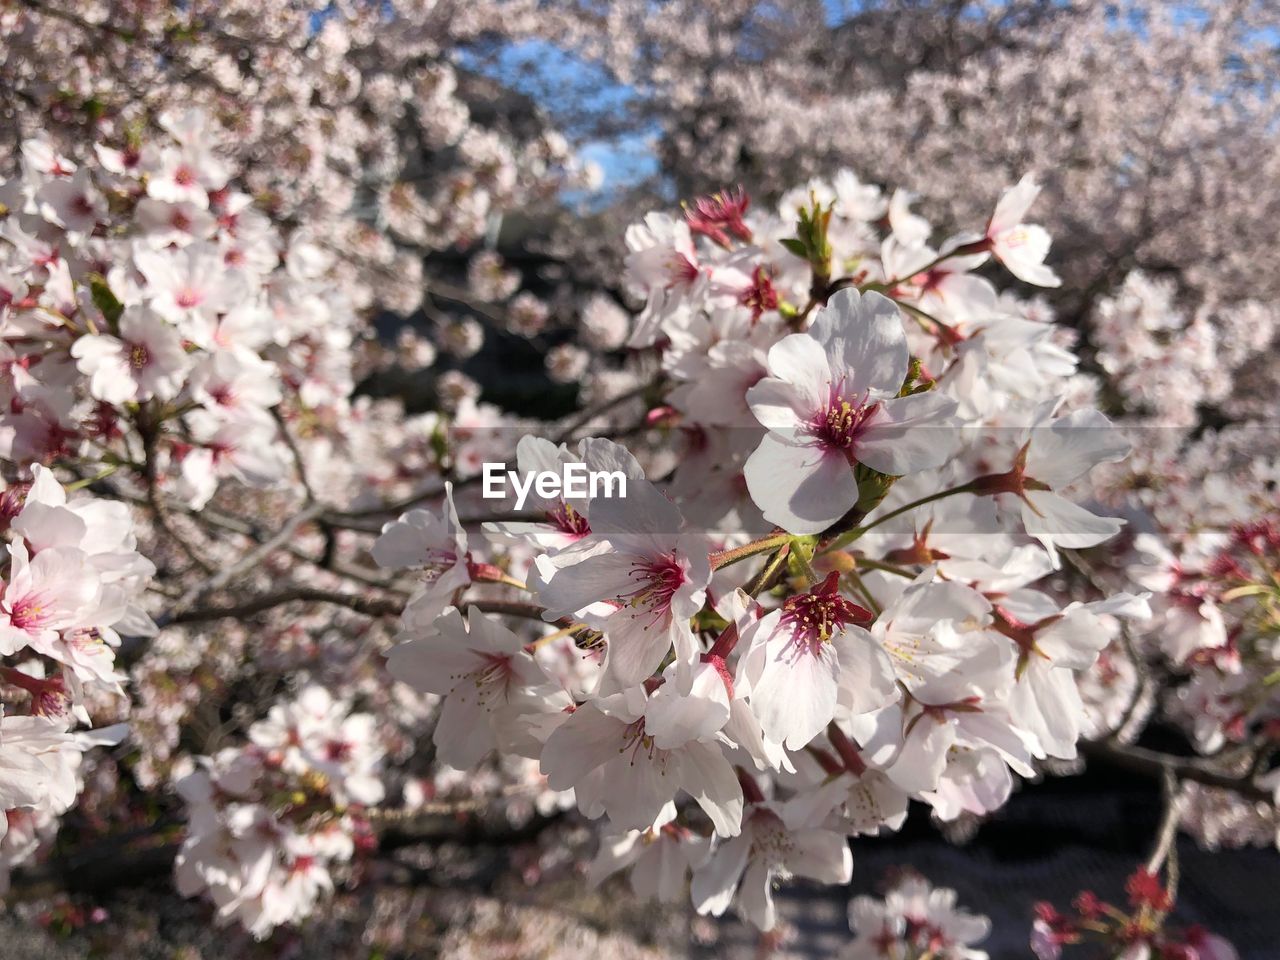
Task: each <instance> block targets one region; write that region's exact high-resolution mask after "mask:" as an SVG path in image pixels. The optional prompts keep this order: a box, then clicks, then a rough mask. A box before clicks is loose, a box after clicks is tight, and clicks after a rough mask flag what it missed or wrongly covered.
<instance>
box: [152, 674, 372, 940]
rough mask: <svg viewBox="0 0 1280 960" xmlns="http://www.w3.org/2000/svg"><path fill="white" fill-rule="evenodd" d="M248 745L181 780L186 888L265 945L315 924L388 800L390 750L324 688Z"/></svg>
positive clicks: (366, 717)
mask: <svg viewBox="0 0 1280 960" xmlns="http://www.w3.org/2000/svg"><path fill="white" fill-rule="evenodd" d="M248 737H249V742H248V743H247V744H245V745H243V746H240V747H227V748H225V749H223V750H221V751H219V752H218V753H217V755H215V756H213V757H201V758H199V759H198V765H197V766H196V768H195V769H193V770H190V772H188V773H186V774H185V775H184V776H182V777H181V779H180V780H179V781H178V784H177V788H178V793H179V795H180V796H181V797H182V799H183V801H184V802H185V803H186V805H187V816H188V826H187V838H186V841H185V842H184V843H183V846H182V850H181V852H180V853H179V855H178V860H177V883H178V890H179V892H181V893H182V894H183V895H184V896H188V897H190V896H195V895H197V894H200V893H203V894H205V895H207V896H208V897H210V898H211V899H212V900H213V902H214V903H215V904H217V907H218V916H219V918H220V919H221V920H223V921H231V920H236V921H238V922H239V923H241V924H242V925H243V926H244V927H245V928H246V929H247V930H249V931H250V932H252V933H253V934H254V935H255V936H257V937H264V936H266V935H267V934H268V933H270V932H271V930H273V929H274V928H275V927H276V926H278V925H279V924H282V923H290V922H295V921H298V920H301V919H304V918H305V917H308V916H310V915H311V913H312V912H313V911H314V910H315V907H316V904H317V902H318V901H319V899H320V897H321V895H322V894H326V893H329V892H332V890H333V874H332V870H333V869H334V867H335V866H336V865H340V864H343V863H345V862H347V861H349V860H351V858H352V856H353V855H354V854H355V852H356V849H357V846H358V845H359V844H360V843H361V842H362V838H364V837H367V836H368V823H367V821H366V820H364V818H363V816H362V813H361V811H362V810H363V808H365V807H368V806H371V805H374V804H377V803H379V802H380V801H381V800H382V798H383V785H382V781H381V780H380V779H379V769H380V766H381V762H382V753H383V751H382V748H381V746H380V744H379V743H378V739H377V732H376V723H375V720H374V718H373V716H372V715H370V714H365V713H351V712H350V705H349V704H347V703H344V702H341V701H336V700H334V699H333V698H332V697H331V696H330V694H329V693H328V691H327V690H325V689H324V688H323V687H319V686H308V687H306V688H304V689H303V690H301V691H300V692H299V693H298V696H297V699H296V700H293V701H291V702H289V703H284V704H277V705H276V706H274V707H272V708H271V711H270V713H269V714H268V715H267V717H266V719H264V720H260V721H258V722H257V723H255V724H253V725H252V726H251V727H250V728H249V732H248Z"/></svg>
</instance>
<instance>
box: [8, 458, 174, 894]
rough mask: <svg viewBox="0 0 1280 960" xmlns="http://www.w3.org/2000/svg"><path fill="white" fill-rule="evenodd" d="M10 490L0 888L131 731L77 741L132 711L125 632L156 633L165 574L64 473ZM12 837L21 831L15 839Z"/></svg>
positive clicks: (124, 524)
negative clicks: (154, 600)
mask: <svg viewBox="0 0 1280 960" xmlns="http://www.w3.org/2000/svg"><path fill="white" fill-rule="evenodd" d="M33 475H34V478H35V479H34V482H32V483H31V484H29V485H26V484H24V485H16V486H10V487H9V488H8V489H5V490H3V491H0V534H3V535H5V537H6V539H7V543H6V548H7V549H6V553H5V554H4V555H3V556H0V658H2V659H0V771H3V774H2V775H0V878H2V881H0V882H2V883H3V885H7V881H8V871H9V868H11V867H13V866H15V865H17V864H19V863H22V862H23V861H25V860H27V859H29V858H30V857H31V856H32V855H34V853H35V852H36V850H37V849H38V848H39V846H40V841H41V840H42V839H44V838H46V837H47V836H49V835H51V834H52V833H53V832H54V831H55V829H56V820H57V817H58V816H60V815H61V814H63V813H65V812H66V811H67V810H68V809H69V808H70V807H71V806H72V805H73V804H74V803H75V799H76V797H77V795H78V794H79V793H80V789H81V782H80V776H79V769H80V761H81V754H82V753H83V752H84V751H85V750H87V749H88V748H90V747H92V746H95V745H101V744H110V743H117V742H119V740H120V739H121V737H122V736H123V735H124V728H123V727H122V726H113V727H107V728H103V729H99V730H95V731H85V732H74V731H73V727H75V726H76V725H77V724H84V725H86V726H88V725H90V724H91V723H92V720H91V718H90V711H91V710H92V711H93V712H97V710H98V708H99V707H102V706H104V705H110V704H111V701H115V704H114V705H115V707H116V712H120V711H119V707H120V706H121V705H122V703H123V702H124V701H125V692H124V689H123V687H122V686H121V681H123V680H124V677H123V675H121V674H120V673H119V672H118V671H117V669H116V649H117V648H118V647H119V646H120V632H121V631H123V632H124V633H126V634H127V635H130V636H138V635H146V634H149V633H154V632H155V625H154V624H153V623H152V622H151V620H150V618H149V617H148V616H147V615H146V613H144V612H143V611H142V610H141V608H140V607H139V606H138V600H139V595H140V594H141V592H142V589H143V587H144V586H145V585H146V583H147V581H148V580H149V579H150V577H151V575H152V573H153V572H154V569H153V567H152V565H151V563H150V562H149V561H147V560H146V559H145V558H143V557H142V556H140V555H139V554H138V552H137V550H136V543H135V540H134V535H133V520H132V517H131V515H130V511H129V508H128V507H127V506H125V505H124V504H123V503H115V502H110V501H104V500H99V499H96V498H94V497H90V496H73V497H69V496H68V494H67V491H66V490H65V489H64V488H63V487H62V485H61V484H59V483H58V481H57V480H56V479H55V478H54V476H53V474H52V473H51V472H50V471H49V470H47V469H45V468H43V467H40V466H38V465H37V466H35V467H34V468H33ZM10 831H11V832H10Z"/></svg>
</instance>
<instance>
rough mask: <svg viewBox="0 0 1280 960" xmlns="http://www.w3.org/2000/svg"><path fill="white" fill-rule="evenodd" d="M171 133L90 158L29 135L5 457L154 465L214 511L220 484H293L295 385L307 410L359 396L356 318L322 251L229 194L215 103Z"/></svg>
mask: <svg viewBox="0 0 1280 960" xmlns="http://www.w3.org/2000/svg"><path fill="white" fill-rule="evenodd" d="M163 126H164V131H165V133H164V135H163V136H159V137H152V136H149V137H146V138H137V139H131V140H130V141H128V142H125V143H122V144H120V145H119V146H118V147H106V146H100V147H99V148H98V150H97V156H96V158H95V160H94V161H93V162H91V163H87V164H85V165H83V166H79V167H77V165H76V164H75V163H73V162H72V161H70V160H68V159H67V158H65V157H63V156H60V155H59V154H58V153H57V152H56V151H55V150H54V149H53V148H52V147H51V146H50V145H49V144H48V143H47V142H45V141H41V140H31V141H28V142H27V143H26V144H25V145H24V148H23V172H22V175H21V176H20V177H18V178H16V179H13V180H9V181H6V182H5V183H3V184H0V196H2V197H3V204H4V213H5V217H4V222H3V231H2V235H3V242H2V243H0V276H2V277H3V280H0V284H3V294H4V296H3V299H2V301H0V304H2V306H0V310H2V312H0V324H2V326H0V332H2V333H3V342H4V346H3V350H4V354H3V355H2V357H0V358H2V359H3V362H4V364H5V367H6V369H7V370H8V371H9V372H10V374H11V375H10V376H9V377H7V378H6V381H5V385H4V387H3V388H0V389H2V390H3V400H4V414H3V417H2V418H0V438H2V439H0V455H3V456H4V457H5V458H6V459H8V460H11V461H14V462H16V463H19V464H22V463H29V462H32V461H37V462H47V461H49V460H52V459H57V458H62V459H66V460H74V461H76V462H78V463H82V464H85V465H86V466H87V467H89V468H95V467H96V466H98V465H101V466H102V467H104V468H106V469H108V470H109V469H110V468H112V467H115V466H119V465H121V464H134V463H145V464H146V471H145V473H146V478H147V481H148V483H149V485H150V486H151V487H152V488H153V489H154V488H156V487H160V488H165V489H167V490H171V491H172V494H173V495H175V496H177V497H179V498H180V499H181V500H182V501H183V502H185V503H187V504H189V505H190V506H192V507H200V506H202V505H203V504H204V503H206V502H207V501H208V500H209V498H210V497H211V496H212V494H213V492H214V490H215V489H216V487H217V484H218V482H219V481H220V480H221V479H223V478H234V479H236V480H238V481H240V482H243V483H247V484H250V485H258V486H263V485H269V484H272V483H275V482H278V481H279V480H280V479H281V478H282V477H283V475H284V473H285V470H286V467H287V465H288V463H289V452H288V450H287V448H286V447H285V445H284V444H283V443H282V442H281V438H280V436H279V428H278V425H277V422H276V420H275V418H274V416H273V413H272V408H273V407H275V406H277V405H278V404H280V403H281V401H282V400H283V398H284V392H285V391H284V388H285V385H288V389H289V393H290V395H291V399H292V401H293V405H294V407H295V409H296V410H297V411H299V412H301V411H306V412H308V413H309V414H311V415H317V414H318V411H321V410H324V409H326V408H334V407H337V408H339V409H341V408H342V407H343V405H344V404H346V402H347V398H348V396H349V394H350V393H351V389H352V379H351V376H352V374H351V359H350V345H351V334H350V331H349V325H350V323H351V320H352V317H353V315H352V314H351V313H350V312H349V311H348V309H347V308H346V305H345V303H344V302H343V300H342V299H341V298H340V297H339V296H338V295H337V293H336V290H335V288H333V287H332V286H329V285H326V284H325V282H324V281H323V280H322V277H323V275H324V271H325V269H326V267H327V264H328V255H327V254H326V253H324V252H323V251H322V249H321V247H320V246H318V245H317V243H315V242H314V241H310V240H308V239H307V238H306V237H305V235H303V234H295V235H294V236H293V237H292V238H291V239H290V240H289V242H288V243H287V244H286V243H284V242H282V241H281V239H280V238H279V237H278V236H277V234H276V232H275V230H274V228H273V227H272V225H271V223H270V221H269V220H268V219H267V218H266V217H265V216H263V215H262V214H261V213H259V212H258V211H256V210H255V209H254V208H253V207H252V205H251V201H250V198H249V197H248V195H246V194H244V193H242V192H240V191H238V190H236V189H234V188H233V187H232V186H230V184H229V182H228V171H227V168H226V166H225V165H224V164H223V163H222V162H221V161H220V159H219V157H218V155H217V154H216V153H215V152H214V151H213V149H212V146H211V131H210V129H209V126H208V123H207V121H206V119H205V117H204V116H203V115H202V114H201V113H199V112H198V111H188V112H186V113H179V114H171V115H167V116H166V117H165V118H164V119H163Z"/></svg>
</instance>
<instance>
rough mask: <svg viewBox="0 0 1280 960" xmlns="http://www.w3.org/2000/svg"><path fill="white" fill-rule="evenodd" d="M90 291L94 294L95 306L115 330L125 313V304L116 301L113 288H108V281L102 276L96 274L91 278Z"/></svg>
mask: <svg viewBox="0 0 1280 960" xmlns="http://www.w3.org/2000/svg"><path fill="white" fill-rule="evenodd" d="M89 290H90V292H91V293H92V294H93V303H94V306H96V307H97V308H98V309H99V310H101V311H102V315H103V316H104V317H105V318H106V320H107V323H109V324H111V327H112V329H115V327H116V325H117V324H119V322H120V315H121V314H122V313H124V304H122V303H121V302H120V301H119V300H117V299H116V295H115V294H114V293H112V292H111V288H110V287H109V286H107V281H106V279H105V278H104V277H103V276H102V275H101V274H97V273H95V274H93V275H91V276H90V277H89Z"/></svg>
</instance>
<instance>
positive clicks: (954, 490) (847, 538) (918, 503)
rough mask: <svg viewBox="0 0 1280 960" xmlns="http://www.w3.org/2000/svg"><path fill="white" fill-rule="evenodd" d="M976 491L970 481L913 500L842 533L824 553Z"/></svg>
mask: <svg viewBox="0 0 1280 960" xmlns="http://www.w3.org/2000/svg"><path fill="white" fill-rule="evenodd" d="M974 489H975V488H974V481H972V480H970V481H969V482H968V483H965V484H962V485H960V486H958V487H949V488H948V489H946V490H939V491H938V492H937V493H931V494H929V495H928V496H927V497H921V498H920V499H919V500H912V501H911V502H910V503H904V504H903V505H902V506H900V507H898V508H897V509H896V510H890V511H889V512H888V513H886V514H885V515H884V516H882V517H879V518H878V519H876V520H874V521H872V522H871V523H868V524H864V525H862V526H859V527H854V528H853V529H852V530H850V531H848V532H847V533H842V534H841V535H840V536H838V537H836V538H835V539H834V540H832V541H831V542H830V543H828V544H827V545H826V546H824V547H823V548H822V552H823V553H828V552H830V551H832V550H839V549H840V548H841V547H846V546H848V545H849V544H851V543H853V541H855V540H857V539H858V538H859V537H861V536H862V535H863V534H864V533H866V532H867V531H868V530H872V529H874V528H875V527H878V526H880V524H882V523H887V522H888V521H890V520H892V519H893V518H894V517H900V516H902V514H904V513H910V512H911V511H912V510H914V509H916V508H917V507H923V506H924V505H925V504H928V503H933V502H934V501H935V500H942V499H945V498H946V497H954V496H955V495H956V494H959V493H973V492H974Z"/></svg>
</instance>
